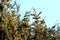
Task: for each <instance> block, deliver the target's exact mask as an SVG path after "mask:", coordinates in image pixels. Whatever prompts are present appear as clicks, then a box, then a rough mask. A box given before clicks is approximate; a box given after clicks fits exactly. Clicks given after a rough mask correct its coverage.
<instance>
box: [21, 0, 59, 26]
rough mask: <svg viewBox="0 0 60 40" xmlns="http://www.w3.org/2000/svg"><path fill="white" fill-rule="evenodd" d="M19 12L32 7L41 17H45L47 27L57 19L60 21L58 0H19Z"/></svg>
mask: <svg viewBox="0 0 60 40" xmlns="http://www.w3.org/2000/svg"><path fill="white" fill-rule="evenodd" d="M20 5H21V7H20V9H21V13H25V12H26V11H29V10H30V9H31V8H32V7H34V8H35V9H36V11H37V13H39V12H40V11H42V14H41V17H42V18H44V17H45V16H46V18H45V21H46V24H47V26H48V27H51V26H52V25H54V24H55V23H56V21H57V20H58V21H59V22H60V0H20Z"/></svg>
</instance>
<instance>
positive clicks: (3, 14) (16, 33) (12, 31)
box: [0, 0, 60, 40]
mask: <svg viewBox="0 0 60 40" xmlns="http://www.w3.org/2000/svg"><path fill="white" fill-rule="evenodd" d="M10 1H11V0H1V3H0V40H60V32H59V30H57V31H56V30H55V29H54V28H55V26H56V25H54V26H53V27H52V28H51V29H49V28H46V27H45V26H43V25H44V24H46V23H45V20H44V19H42V20H40V19H41V16H40V14H41V13H42V12H39V13H36V10H35V8H33V10H34V13H33V14H30V12H26V14H25V15H24V18H23V20H22V21H21V20H20V17H21V15H20V14H17V13H18V11H19V6H17V9H16V10H17V11H16V10H12V9H14V8H13V7H14V6H15V5H16V1H15V3H14V5H12V4H11V3H10ZM8 10H9V11H8ZM30 16H33V19H34V20H35V21H34V22H33V23H32V24H30ZM31 26H34V28H32V27H31ZM31 33H33V35H32V34H31Z"/></svg>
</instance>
